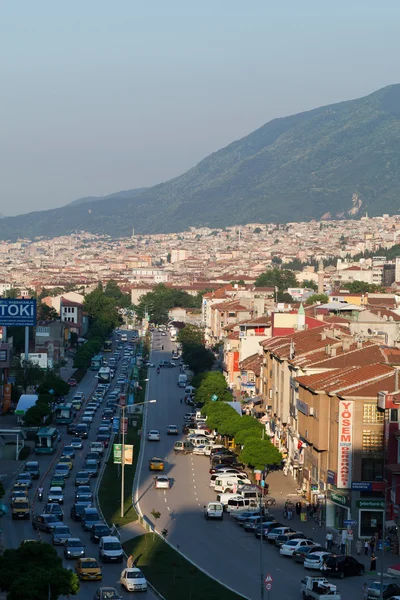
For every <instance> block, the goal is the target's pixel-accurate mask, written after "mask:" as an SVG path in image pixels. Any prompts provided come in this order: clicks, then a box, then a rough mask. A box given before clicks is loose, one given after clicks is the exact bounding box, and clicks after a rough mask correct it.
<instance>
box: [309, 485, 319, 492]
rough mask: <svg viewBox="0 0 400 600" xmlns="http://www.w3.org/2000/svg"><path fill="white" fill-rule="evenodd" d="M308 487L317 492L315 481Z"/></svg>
mask: <svg viewBox="0 0 400 600" xmlns="http://www.w3.org/2000/svg"><path fill="white" fill-rule="evenodd" d="M310 489H311V490H312V491H315V492H317V491H318V486H317V485H316V484H315V483H312V484H311V485H310Z"/></svg>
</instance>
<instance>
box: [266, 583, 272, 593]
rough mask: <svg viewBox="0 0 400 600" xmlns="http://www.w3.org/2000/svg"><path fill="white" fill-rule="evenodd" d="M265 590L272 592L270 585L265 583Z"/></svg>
mask: <svg viewBox="0 0 400 600" xmlns="http://www.w3.org/2000/svg"><path fill="white" fill-rule="evenodd" d="M265 589H266V590H267V592H269V591H271V590H272V583H266V584H265Z"/></svg>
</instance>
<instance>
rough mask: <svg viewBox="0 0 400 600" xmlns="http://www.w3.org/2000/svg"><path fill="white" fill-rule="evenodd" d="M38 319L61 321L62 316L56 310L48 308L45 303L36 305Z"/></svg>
mask: <svg viewBox="0 0 400 600" xmlns="http://www.w3.org/2000/svg"><path fill="white" fill-rule="evenodd" d="M36 318H37V320H38V321H59V320H60V316H59V314H58V312H57V311H56V309H55V308H53V307H52V306H48V305H47V304H45V303H44V302H37V304H36Z"/></svg>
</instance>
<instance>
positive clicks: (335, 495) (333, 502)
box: [326, 490, 350, 530]
mask: <svg viewBox="0 0 400 600" xmlns="http://www.w3.org/2000/svg"><path fill="white" fill-rule="evenodd" d="M346 519H350V496H348V495H347V494H344V493H339V492H334V491H332V490H329V491H328V497H327V500H326V526H327V527H333V528H334V529H337V530H339V529H344V528H345V525H344V521H345V520H346Z"/></svg>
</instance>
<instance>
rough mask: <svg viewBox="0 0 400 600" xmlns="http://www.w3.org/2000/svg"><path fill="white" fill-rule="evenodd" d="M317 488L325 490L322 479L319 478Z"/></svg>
mask: <svg viewBox="0 0 400 600" xmlns="http://www.w3.org/2000/svg"><path fill="white" fill-rule="evenodd" d="M319 489H320V490H322V491H324V490H325V482H324V481H321V480H319Z"/></svg>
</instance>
